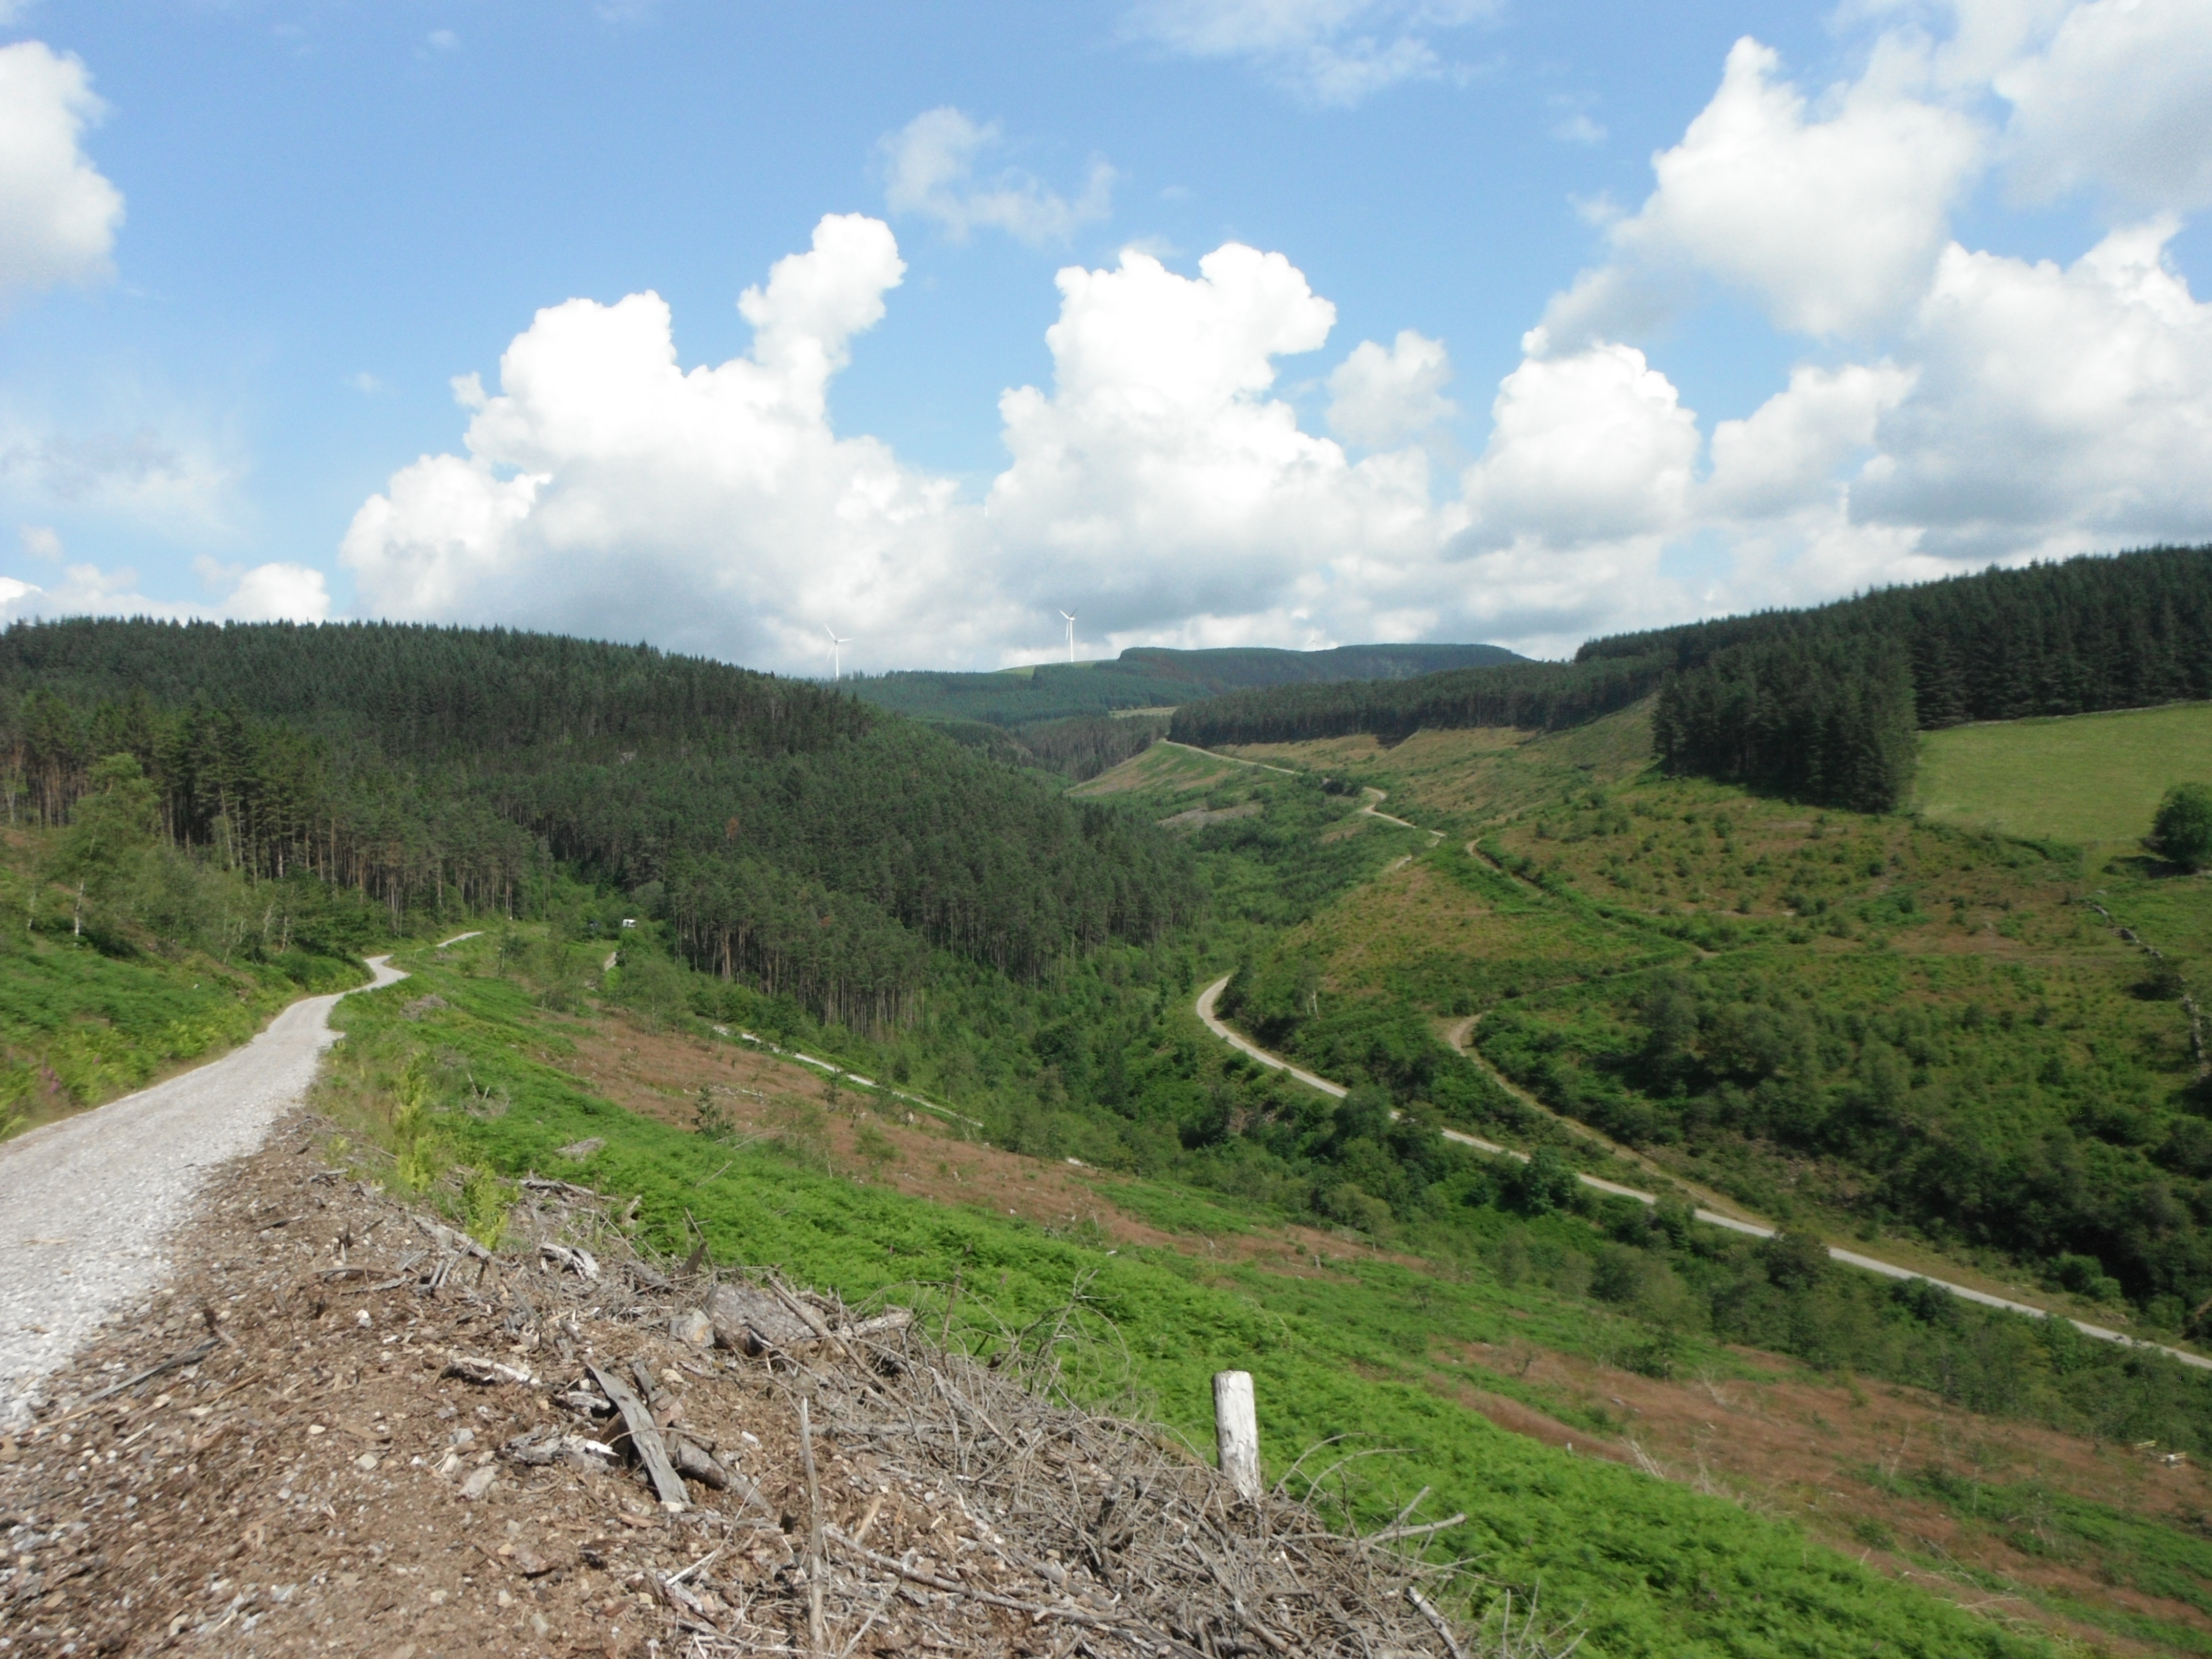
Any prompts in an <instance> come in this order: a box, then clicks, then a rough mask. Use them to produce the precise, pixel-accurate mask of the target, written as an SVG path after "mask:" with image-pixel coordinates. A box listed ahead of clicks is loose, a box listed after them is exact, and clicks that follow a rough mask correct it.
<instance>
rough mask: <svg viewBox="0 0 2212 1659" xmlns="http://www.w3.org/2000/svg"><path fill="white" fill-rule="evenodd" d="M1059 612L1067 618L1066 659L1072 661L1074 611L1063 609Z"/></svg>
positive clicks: (1073, 650)
mask: <svg viewBox="0 0 2212 1659" xmlns="http://www.w3.org/2000/svg"><path fill="white" fill-rule="evenodd" d="M1060 615H1061V616H1063V617H1066V618H1067V659H1068V661H1070V662H1073V661H1074V660H1075V613H1074V612H1073V611H1061V612H1060Z"/></svg>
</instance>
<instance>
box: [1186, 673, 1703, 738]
mask: <svg viewBox="0 0 2212 1659" xmlns="http://www.w3.org/2000/svg"><path fill="white" fill-rule="evenodd" d="M1668 666H1669V665H1668V662H1667V660H1666V659H1664V658H1663V657H1662V656H1661V655H1659V654H1658V653H1651V654H1650V655H1648V656H1645V657H1641V658H1626V657H1605V658H1601V659H1594V660H1592V661H1589V662H1587V663H1542V662H1526V663H1505V664H1500V665H1497V666H1495V667H1487V668H1461V669H1454V670H1452V671H1449V672H1447V673H1441V674H1424V675H1421V676H1420V677H1419V678H1415V679H1409V680H1351V681H1346V682H1343V683H1340V684H1330V685H1286V686H1273V687H1268V688H1264V689H1258V690H1245V691H1232V692H1230V693H1228V694H1226V695H1225V696H1218V697H1209V698H1207V699H1206V701H1204V702H1194V703H1185V704H1183V705H1182V707H1180V708H1177V709H1176V713H1175V721H1174V724H1173V725H1172V726H1170V729H1169V732H1168V735H1169V736H1170V737H1171V738H1174V739H1175V740H1176V742H1178V743H1189V744H1198V745H1199V746H1200V747H1201V748H1205V747H1208V746H1211V745H1212V744H1225V743H1301V742H1304V741H1307V740H1309V739H1311V738H1339V737H1348V736H1351V735H1352V734H1353V733H1355V732H1372V733H1374V734H1375V735H1376V737H1379V738H1383V739H1385V740H1386V741H1392V740H1395V739H1397V738H1405V737H1409V736H1411V735H1412V734H1413V732H1417V731H1419V730H1420V729H1421V728H1422V727H1423V726H1432V727H1435V726H1442V727H1452V726H1520V727H1522V728H1523V729H1527V730H1536V731H1559V730H1563V729H1565V727H1567V726H1580V725H1582V724H1583V722H1585V721H1587V720H1595V719H1596V718H1598V716H1600V715H1601V714H1611V713H1612V712H1613V710H1614V709H1616V708H1626V707H1627V706H1628V705H1629V704H1630V703H1632V702H1636V701H1637V700H1638V698H1641V697H1645V696H1650V694H1651V693H1652V692H1653V691H1655V690H1657V689H1658V686H1659V683H1660V681H1661V680H1662V678H1664V676H1665V674H1666V672H1667V671H1668Z"/></svg>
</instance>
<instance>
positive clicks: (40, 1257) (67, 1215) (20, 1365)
mask: <svg viewBox="0 0 2212 1659" xmlns="http://www.w3.org/2000/svg"><path fill="white" fill-rule="evenodd" d="M368 965H369V967H370V969H372V970H373V971H374V974H375V975H376V977H375V978H374V981H371V982H370V983H369V984H368V985H367V986H363V987H359V988H361V989H363V990H374V989H376V988H377V987H380V986H386V985H390V984H392V983H393V982H394V981H398V980H402V979H404V978H405V977H406V975H404V974H403V973H401V972H400V971H399V970H398V969H396V968H394V967H392V963H391V959H390V958H389V957H370V958H369V959H368ZM345 994H349V993H343V992H342V993H340V995H345ZM337 1000H338V999H337V996H324V997H307V998H305V999H303V1000H301V1001H298V1002H295V1003H294V1004H293V1005H292V1006H290V1007H289V1008H287V1009H285V1010H284V1012H283V1013H281V1014H279V1015H277V1016H276V1018H275V1019H273V1020H271V1021H270V1023H269V1027H268V1029H267V1030H264V1031H263V1032H262V1033H261V1035H260V1036H257V1037H256V1038H254V1039H253V1041H252V1042H249V1043H247V1044H246V1046H245V1047H244V1048H236V1049H233V1050H232V1051H231V1052H230V1053H229V1054H225V1055H223V1056H222V1059H220V1060H210V1062H209V1063H208V1064H207V1065H205V1066H200V1067H199V1068H197V1070H195V1071H190V1072H186V1073H184V1074H183V1075H181V1076H179V1077H173V1078H171V1079H169V1080H168V1081H167V1082H166V1083H161V1084H156V1085H155V1086H154V1087H153V1088H150V1089H144V1090H141V1091H139V1092H138V1093H137V1094H135V1095H126V1096H125V1097H124V1098H122V1099H121V1100H118V1101H116V1102H114V1103H112V1104H110V1105H106V1106H103V1107H101V1108H100V1109H98V1110H97V1111H92V1112H87V1113H85V1114H83V1115H82V1116H79V1117H73V1118H69V1119H66V1120H64V1121H62V1122H59V1123H54V1124H49V1125H48V1126H46V1127H44V1128H41V1129H33V1131H31V1133H28V1134H26V1135H23V1136H21V1138H20V1139H15V1140H12V1141H10V1142H9V1143H8V1144H7V1145H5V1146H0V1425H6V1424H8V1423H9V1421H10V1420H12V1419H18V1418H20V1417H21V1416H22V1415H23V1413H25V1412H26V1411H27V1408H28V1406H29V1404H30V1402H31V1401H32V1400H33V1399H35V1398H36V1397H37V1394H38V1389H39V1386H40V1383H41V1382H42V1381H43V1380H44V1379H45V1378H46V1376H49V1375H50V1374H51V1373H52V1371H53V1370H54V1369H55V1368H56V1367H57V1366H58V1365H59V1364H62V1362H63V1361H64V1360H65V1359H67V1358H69V1356H70V1354H71V1353H73V1352H76V1349H77V1348H78V1347H79V1346H82V1344H83V1343H84V1341H85V1340H87V1339H88V1337H89V1336H90V1335H91V1334H93V1332H94V1330H95V1329H96V1328H98V1327H99V1325H100V1322H101V1321H102V1320H104V1319H106V1317H108V1316H110V1315H111V1314H112V1313H114V1312H115V1311H116V1310H118V1309H120V1308H123V1307H125V1305H126V1304H130V1303H131V1302H132V1301H134V1300H136V1299H140V1298H143V1297H145V1296H146V1295H147V1294H148V1293H149V1292H150V1291H152V1290H153V1289H154V1288H155V1285H158V1284H159V1283H160V1282H161V1279H162V1276H163V1274H164V1273H165V1272H166V1270H167V1265H168V1241H169V1237H170V1234H171V1233H172V1232H173V1230H174V1229H175V1227H176V1226H177V1225H178V1224H179V1222H180V1221H182V1220H183V1218H185V1215H186V1214H188V1213H189V1212H190V1211H191V1206H192V1203H193V1200H195V1199H197V1197H198V1196H199V1194H200V1190H201V1188H202V1186H203V1185H204V1182H205V1181H206V1180H207V1178H208V1177H207V1176H206V1175H205V1174H204V1173H203V1172H204V1171H208V1170H214V1169H216V1168H218V1167H219V1166H221V1165H222V1164H224V1163H225V1162H226V1161H228V1160H229V1159H232V1158H239V1157H241V1156H243V1155H244V1154H246V1153H248V1152H252V1151H253V1150H254V1149H255V1148H256V1147H258V1146H260V1144H261V1141H262V1139H263V1137H264V1135H266V1134H267V1133H268V1132H269V1127H270V1125H271V1124H272V1123H274V1122H275V1121H276V1120H277V1119H278V1118H279V1117H280V1116H282V1115H283V1114H284V1113H285V1112H287V1111H289V1110H290V1109H292V1108H293V1107H295V1106H296V1105H298V1104H299V1103H300V1102H301V1098H302V1097H304V1096H305V1095H306V1093H307V1085H308V1084H309V1083H310V1082H312V1081H313V1079H314V1075H315V1066H316V1064H317V1062H318V1061H319V1060H321V1058H322V1054H323V1050H324V1049H325V1048H329V1047H330V1046H331V1043H333V1042H337V1033H336V1032H334V1031H332V1030H331V1029H330V1012H331V1009H332V1008H334V1007H336V1006H337Z"/></svg>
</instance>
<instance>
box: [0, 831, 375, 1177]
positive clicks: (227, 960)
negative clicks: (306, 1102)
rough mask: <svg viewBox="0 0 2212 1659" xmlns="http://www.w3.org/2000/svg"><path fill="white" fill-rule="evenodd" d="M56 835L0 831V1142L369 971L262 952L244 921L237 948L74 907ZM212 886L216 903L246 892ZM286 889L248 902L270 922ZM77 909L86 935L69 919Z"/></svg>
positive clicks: (212, 1048) (223, 1043) (233, 1040)
mask: <svg viewBox="0 0 2212 1659" xmlns="http://www.w3.org/2000/svg"><path fill="white" fill-rule="evenodd" d="M50 841H51V837H41V836H34V835H33V834H30V833H28V832H25V831H21V830H14V831H9V832H6V833H5V835H4V837H0V913H4V914H5V915H8V916H9V917H10V918H11V919H12V921H13V923H14V925H11V926H9V927H7V928H5V929H0V1139H5V1138H7V1137H8V1136H9V1135H12V1134H15V1133H19V1132H21V1130H24V1129H27V1128H32V1127H36V1126H37V1125H39V1124H41V1123H45V1122H48V1121H52V1120H53V1119H55V1118H58V1117H64V1116H66V1115H69V1114H70V1113H71V1112H75V1111H78V1110H81V1109H83V1108H85V1107H87V1106H95V1105H99V1104H100V1103H103V1102H105V1101H108V1100H112V1099H114V1098H115V1097H117V1096H118V1095H121V1094H125V1093H127V1092H129V1091H131V1090H134V1089H140V1088H143V1087H144V1086H145V1085H148V1084H149V1083H151V1082H153V1081H155V1079H158V1078H160V1077H161V1076H162V1075H163V1074H164V1073H167V1072H170V1071H173V1070H174V1069H176V1068H178V1067H179V1066H185V1065H189V1064H191V1063H192V1062H194V1061H196V1060H204V1059H208V1058H210V1057H211V1056H212V1055H215V1054H220V1053H222V1051H223V1050H224V1049H226V1048H234V1047H235V1046H236V1045H237V1044H239V1043H240V1042H245V1041H246V1039H247V1038H249V1037H251V1036H252V1035H253V1034H254V1032H256V1031H257V1030H259V1029H260V1028H261V1026H262V1025H263V1024H264V1023H265V1022H266V1021H267V1020H268V1019H269V1018H270V1016H271V1015H273V1014H274V1013H276V1011H277V1010H278V1009H280V1008H282V1007H283V1006H284V1005H285V1004H286V1003H288V1002H289V1001H290V1000H292V999H293V998H295V997H296V996H299V995H301V994H304V993H306V992H308V991H325V990H330V991H334V990H338V989H341V988H343V987H346V986H349V985H355V984H358V983H360V982H361V980H362V977H363V970H362V968H361V966H360V964H359V963H357V962H354V961H350V960H348V959H346V958H344V957H339V956H336V955H331V954H321V953H314V954H311V953H309V952H307V951H302V950H298V949H264V948H263V941H262V939H261V938H260V937H259V936H258V934H254V933H249V932H247V931H246V926H247V924H245V923H244V922H241V923H240V928H239V931H238V932H237V933H236V934H235V936H234V938H233V939H232V941H231V942H232V944H233V946H234V948H232V949H231V950H229V951H227V952H218V951H207V950H204V949H191V948H183V947H179V946H176V945H173V944H171V943H169V942H167V941H164V940H160V939H155V938H153V937H152V936H151V935H150V934H149V933H148V932H147V930H146V929H144V928H143V927H137V926H132V925H125V924H122V923H119V922H118V921H117V919H116V918H115V916H114V915H112V912H108V911H106V910H102V909H94V908H89V907H80V905H79V902H78V900H77V898H76V895H75V894H74V893H73V892H72V891H71V890H69V889H67V888H64V887H61V886H58V885H57V884H53V883H52V882H49V881H47V880H45V879H44V878H42V876H41V873H40V860H41V858H42V857H43V856H44V854H45V853H46V848H47V847H48V845H49V843H50ZM211 885H212V886H214V887H215V888H216V889H217V890H218V891H217V893H216V898H217V899H220V898H221V897H223V896H232V897H240V898H243V897H244V896H243V895H234V894H228V893H226V892H224V891H222V889H224V888H225V885H226V884H223V883H222V882H221V881H220V880H216V881H214V882H212V883H211ZM288 896H289V895H282V896H280V895H279V893H278V892H277V890H274V889H272V890H270V894H269V895H268V896H267V897H268V902H263V900H262V899H261V898H258V897H256V898H254V899H253V900H252V902H250V903H242V904H241V906H240V908H241V910H242V912H243V913H245V914H249V915H252V917H253V918H254V919H256V920H260V921H263V922H264V926H265V925H266V921H267V919H268V918H269V917H270V916H271V915H274V914H275V913H276V910H277V909H278V908H280V907H281V904H282V902H283V898H284V897H288ZM193 897H195V898H196V899H197V898H198V897H201V896H200V895H194V896H193ZM79 908H82V909H83V911H84V915H83V916H82V921H83V923H84V925H83V927H82V932H79V931H76V929H75V928H73V927H72V912H73V910H76V909H79ZM209 908H210V909H212V908H214V906H213V904H212V903H210V906H209ZM26 920H27V921H29V922H30V923H31V925H30V926H29V927H24V926H22V925H21V923H22V922H23V921H26ZM272 943H273V941H272Z"/></svg>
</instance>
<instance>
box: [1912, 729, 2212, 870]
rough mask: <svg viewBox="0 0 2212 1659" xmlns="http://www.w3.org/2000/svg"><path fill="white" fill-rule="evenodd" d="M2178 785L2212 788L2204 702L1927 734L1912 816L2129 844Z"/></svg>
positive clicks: (2042, 836)
mask: <svg viewBox="0 0 2212 1659" xmlns="http://www.w3.org/2000/svg"><path fill="white" fill-rule="evenodd" d="M2177 783H2212V703H2207V702H2192V703H2177V704H2174V705H2172V706H2171V707H2169V708H2137V709H2128V710H2124V711H2122V712H2120V713H2117V714H2075V715H2072V716H2069V717H2068V718H2066V719H2063V720H2007V721H2003V722H2002V723H1993V724H1989V725H1983V726H1954V727H1953V728H1952V729H1951V730H1949V731H1948V732H1929V733H1928V734H1927V735H1926V736H1925V737H1924V738H1923V739H1922V740H1921V750H1920V775H1919V779H1918V781H1917V785H1916V786H1915V788H1914V791H1913V799H1912V810H1913V811H1917V812H1918V813H1920V814H1922V815H1923V816H1924V817H1929V818H1934V819H1936V820H1939V821H1941V822H1944V823H1960V824H1968V825H1972V826H1973V827H1975V828H1978V829H1994V830H1997V831H1999V832H2001V833H2002V834H2004V835H2008V836H2025V837H2027V838H2029V839H2032V840H2049V841H2068V842H2083V843H2094V844H2105V845H2110V844H2112V843H2115V842H2118V843H2132V842H2137V841H2140V840H2141V839H2142V836H2145V835H2146V834H2148V832H2149V829H2150V820H2151V815H2152V813H2153V812H2154V811H2157V809H2158V803H2159V799H2160V797H2161V796H2162V795H2164V794H2165V793H2166V791H2167V790H2168V789H2169V788H2171V787H2172V786H2173V785H2175V784H2177Z"/></svg>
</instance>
